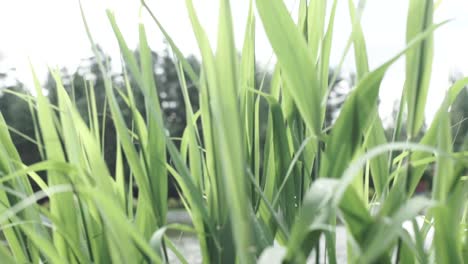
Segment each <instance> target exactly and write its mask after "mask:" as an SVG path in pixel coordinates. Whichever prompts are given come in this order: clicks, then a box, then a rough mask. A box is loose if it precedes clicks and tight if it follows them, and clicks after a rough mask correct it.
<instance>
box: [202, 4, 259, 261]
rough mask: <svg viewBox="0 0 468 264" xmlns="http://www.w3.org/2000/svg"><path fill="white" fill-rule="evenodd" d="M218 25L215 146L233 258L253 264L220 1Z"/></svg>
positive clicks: (233, 66) (229, 39)
mask: <svg viewBox="0 0 468 264" xmlns="http://www.w3.org/2000/svg"><path fill="white" fill-rule="evenodd" d="M218 25H219V27H218V45H217V50H216V67H217V75H218V78H219V79H218V80H219V82H218V83H219V84H221V83H222V84H223V89H222V90H221V89H220V87H213V86H209V87H208V88H209V89H212V91H213V95H214V96H213V99H214V103H215V107H214V108H213V112H214V121H215V122H216V123H217V124H218V125H217V126H216V129H215V131H216V132H217V141H216V143H218V145H217V147H218V150H219V153H220V154H221V155H222V157H223V158H222V159H221V160H220V164H221V165H222V171H223V180H224V191H225V194H226V199H227V202H228V205H229V209H230V219H231V222H232V233H233V234H234V242H235V247H236V257H237V258H238V261H240V262H242V263H254V262H255V254H256V250H257V249H256V245H255V242H254V239H253V236H252V234H253V229H252V219H251V210H252V208H251V207H250V206H248V205H249V204H250V193H249V191H250V189H248V188H247V187H248V185H247V184H248V182H247V178H246V177H245V173H246V169H245V159H244V153H245V152H244V151H245V150H244V140H243V137H242V130H241V122H240V115H239V106H238V101H237V98H236V95H237V94H238V92H239V87H238V85H239V84H238V77H237V74H238V73H237V68H238V63H237V54H236V48H235V45H234V32H233V26H232V14H231V7H230V2H229V0H222V1H220V9H219V22H218ZM216 103H217V105H216ZM239 173H240V175H239Z"/></svg>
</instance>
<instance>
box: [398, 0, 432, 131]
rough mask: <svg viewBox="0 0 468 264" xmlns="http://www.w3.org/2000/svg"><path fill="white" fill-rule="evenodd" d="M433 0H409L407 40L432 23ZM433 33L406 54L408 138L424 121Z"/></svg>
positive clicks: (429, 78) (430, 68) (430, 69)
mask: <svg viewBox="0 0 468 264" xmlns="http://www.w3.org/2000/svg"><path fill="white" fill-rule="evenodd" d="M433 9H434V2H433V1H427V0H410V1H409V9H408V21H407V26H406V40H407V43H409V42H410V41H411V40H412V39H413V38H414V37H415V36H417V35H418V34H419V33H420V32H423V31H425V30H427V29H428V28H430V27H431V26H432V24H433V22H432V19H433V13H434V10H433ZM433 46H434V40H433V35H432V34H430V35H429V36H428V37H427V38H425V39H424V40H423V41H422V42H420V43H419V44H418V45H416V46H415V47H414V48H412V49H410V50H408V52H407V54H406V82H405V85H406V86H405V91H406V100H407V107H408V121H407V127H408V138H409V139H410V140H411V139H413V138H414V137H416V135H417V134H418V132H419V130H420V129H421V127H422V125H423V123H424V114H425V111H424V109H425V106H426V99H427V93H428V90H429V82H430V80H431V71H432V59H433V49H434V47H433Z"/></svg>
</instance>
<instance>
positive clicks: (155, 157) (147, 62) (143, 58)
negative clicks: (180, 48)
mask: <svg viewBox="0 0 468 264" xmlns="http://www.w3.org/2000/svg"><path fill="white" fill-rule="evenodd" d="M139 33H140V62H141V77H142V79H143V83H144V85H145V86H144V87H146V88H145V89H147V90H148V91H147V94H148V95H149V96H145V103H146V109H147V110H146V113H147V123H148V136H149V139H148V146H147V147H148V149H147V150H146V153H147V166H148V168H147V170H148V178H149V183H150V184H151V188H150V191H151V194H152V196H153V197H152V200H153V201H152V206H153V207H155V209H154V211H155V212H156V213H157V215H156V216H157V219H155V220H156V226H158V227H160V226H163V225H164V224H165V222H166V214H167V194H168V177H167V171H166V144H165V140H166V139H165V137H164V136H165V132H166V131H165V128H164V127H163V121H162V114H161V109H160V108H159V107H157V106H159V98H158V93H157V88H156V82H155V80H154V77H153V76H154V74H153V61H152V59H151V56H152V54H151V50H150V49H149V46H148V41H147V37H146V32H145V28H144V25H143V24H140V26H139ZM155 104H156V105H157V106H154V105H155ZM151 105H152V106H153V107H154V109H155V110H156V111H152V110H151V109H150V106H151Z"/></svg>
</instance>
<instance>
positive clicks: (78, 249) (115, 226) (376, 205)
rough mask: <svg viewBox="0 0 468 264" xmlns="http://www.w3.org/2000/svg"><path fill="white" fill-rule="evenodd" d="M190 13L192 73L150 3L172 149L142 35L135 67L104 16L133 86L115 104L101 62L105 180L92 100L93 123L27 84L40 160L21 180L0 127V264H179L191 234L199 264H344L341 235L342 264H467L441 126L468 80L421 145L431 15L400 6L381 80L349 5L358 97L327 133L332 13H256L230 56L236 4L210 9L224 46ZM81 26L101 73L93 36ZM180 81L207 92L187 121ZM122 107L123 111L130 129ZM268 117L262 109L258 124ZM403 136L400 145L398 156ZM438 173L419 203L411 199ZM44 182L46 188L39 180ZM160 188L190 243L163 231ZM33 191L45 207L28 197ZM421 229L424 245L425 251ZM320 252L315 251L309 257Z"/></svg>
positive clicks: (461, 173)
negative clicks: (198, 65)
mask: <svg viewBox="0 0 468 264" xmlns="http://www.w3.org/2000/svg"><path fill="white" fill-rule="evenodd" d="M185 2H186V7H187V11H188V14H189V16H190V20H191V23H192V32H193V34H194V35H195V37H196V39H197V42H198V46H199V50H200V54H201V58H202V69H201V73H200V74H196V73H195V71H194V70H193V69H192V68H191V66H190V64H189V63H188V62H187V61H186V60H185V59H184V58H185V57H184V55H183V54H182V53H181V52H180V50H179V48H178V46H177V45H178V43H174V42H173V41H172V39H171V37H170V35H168V34H167V33H166V31H165V30H164V27H163V25H161V24H160V23H159V20H158V18H157V17H155V16H153V13H152V12H151V10H150V9H149V8H148V6H147V5H146V3H145V2H144V1H142V7H143V11H144V12H147V13H148V14H149V15H150V16H152V18H153V20H154V22H155V23H156V24H157V26H158V27H159V29H160V31H161V32H162V33H163V34H164V36H165V38H166V40H167V42H168V43H169V45H170V48H171V51H172V52H173V54H174V61H175V63H176V65H177V69H178V74H179V79H180V84H181V87H182V89H183V93H184V95H185V96H186V100H185V105H186V117H187V126H186V128H185V132H184V135H183V137H182V140H181V144H180V148H178V147H176V145H175V144H174V142H173V139H172V138H171V137H170V135H168V134H167V133H166V130H165V128H164V124H163V117H162V111H161V107H160V104H159V101H158V87H156V84H155V80H154V78H153V72H152V70H153V68H152V65H153V62H152V57H151V50H150V48H149V47H148V44H147V38H148V35H147V32H146V30H145V25H143V24H141V25H139V28H138V30H139V45H140V46H139V54H138V56H135V53H133V52H131V50H130V49H129V47H128V45H127V43H126V40H125V36H123V35H122V34H121V32H120V30H119V27H118V23H117V18H116V17H114V15H113V13H112V12H111V11H109V12H108V13H107V15H108V18H109V22H110V27H109V30H113V32H114V33H115V37H116V41H117V42H118V43H119V46H120V49H121V53H122V57H123V58H124V60H125V65H126V72H125V74H126V77H128V78H130V77H131V78H134V79H135V80H136V86H133V87H132V86H131V85H130V82H127V85H126V87H125V89H117V88H116V87H113V86H112V81H111V76H110V74H108V73H107V72H106V70H105V66H106V65H105V64H106V61H105V60H104V59H103V58H102V59H101V60H99V61H100V69H101V71H102V72H103V74H104V76H105V77H106V80H105V83H106V86H105V91H106V95H107V105H106V107H107V109H108V112H109V113H110V115H111V117H112V120H113V125H114V126H115V128H116V131H117V135H118V141H117V142H115V143H113V142H111V143H109V142H108V143H107V144H116V145H117V153H116V157H115V159H116V164H117V166H116V168H115V170H114V169H113V170H112V171H115V173H113V175H111V173H110V171H111V170H110V168H108V167H107V165H106V163H105V161H104V159H103V144H105V143H103V141H102V133H103V130H104V128H103V126H102V124H101V123H100V122H99V117H98V114H97V110H96V104H95V101H94V99H93V90H92V89H89V93H90V97H89V98H90V99H89V101H88V105H89V113H88V117H87V120H89V122H85V121H84V120H85V119H84V117H83V116H81V115H80V114H79V112H78V111H77V108H76V106H75V105H74V103H73V100H71V99H70V95H69V94H67V92H66V91H65V89H64V86H63V85H62V80H61V76H60V73H59V71H56V70H53V69H52V70H51V72H52V75H53V76H54V78H55V81H56V84H57V97H58V104H57V106H53V105H51V104H50V102H49V101H48V98H47V97H46V96H45V95H44V94H43V90H42V87H41V84H40V83H39V81H38V80H37V77H36V76H35V73H34V70H32V74H33V75H34V77H35V80H36V87H35V88H36V94H37V96H35V97H28V96H23V97H24V99H25V100H28V101H29V102H30V106H31V109H32V111H33V113H34V116H35V119H34V120H35V123H34V124H33V125H34V126H35V129H36V135H37V137H36V142H37V146H38V148H39V149H40V151H41V153H42V155H43V161H41V162H39V163H37V164H33V165H30V166H26V165H24V164H23V163H22V161H21V159H20V157H19V155H18V152H17V150H16V149H15V146H14V145H13V143H12V141H11V137H10V134H9V130H8V124H5V122H4V121H3V118H2V117H1V114H0V186H1V188H0V201H1V203H0V226H1V231H2V232H3V234H4V239H3V240H4V241H3V243H2V244H0V259H1V263H7V264H8V263H53V264H61V263H103V264H104V263H122V264H128V263H165V262H167V259H168V257H167V256H168V251H171V252H173V253H174V254H175V255H176V256H177V258H178V259H179V260H180V262H181V263H187V261H186V260H185V258H184V256H183V255H182V254H180V252H179V250H178V249H177V247H176V246H175V244H174V243H173V241H171V238H170V237H169V236H166V232H168V231H170V230H172V231H174V230H176V231H183V232H189V233H193V234H194V235H195V236H196V237H197V241H198V242H199V247H200V250H201V256H202V259H203V263H242V264H249V263H257V262H260V263H268V264H272V263H305V261H306V259H307V258H308V257H309V255H312V256H315V261H316V262H317V263H318V262H319V260H320V261H323V260H325V261H326V262H327V263H337V252H336V243H335V242H336V241H335V240H336V232H335V230H336V225H337V222H340V223H343V224H344V226H345V228H346V233H347V241H346V244H347V254H346V255H347V258H348V262H349V263H423V264H425V263H442V264H445V263H466V262H468V232H467V223H468V220H467V216H468V212H467V208H468V202H467V201H468V197H467V196H468V186H467V176H466V175H467V164H468V152H467V151H468V150H467V149H464V150H463V149H462V150H461V151H458V152H455V151H454V148H453V145H452V132H451V127H452V125H453V124H451V121H450V118H449V110H450V106H451V104H452V103H453V102H454V100H455V99H456V97H457V94H458V93H459V92H460V91H461V90H462V89H464V87H465V86H466V85H467V84H468V78H464V79H461V80H459V81H457V82H456V83H455V84H454V85H453V86H452V87H447V88H449V89H448V90H447V93H446V97H445V100H444V102H443V103H442V105H441V106H440V108H439V110H438V112H437V114H436V116H435V118H434V120H433V121H432V123H431V124H428V127H427V129H426V130H425V131H424V136H423V137H422V139H418V138H417V137H416V136H417V135H418V134H419V133H420V132H421V131H422V127H423V124H424V111H425V107H426V98H427V94H428V89H429V83H430V82H431V72H432V58H433V45H434V43H433V34H434V31H435V30H439V29H438V28H439V27H440V28H441V29H440V30H443V24H445V23H446V22H442V23H439V24H435V23H434V22H433V13H434V9H435V7H434V4H433V2H432V0H409V1H408V6H409V9H408V22H407V29H406V39H407V46H406V47H405V48H404V49H403V50H401V52H399V53H398V54H395V56H394V57H392V58H391V59H390V60H389V61H388V62H386V63H384V64H382V65H381V66H379V67H377V68H375V69H370V68H369V63H368V56H367V52H366V40H365V37H364V35H363V31H362V28H361V24H360V18H361V14H362V12H363V5H356V3H354V2H353V1H352V0H349V12H350V17H351V21H350V23H351V25H352V34H351V35H350V36H349V40H348V46H347V47H348V48H347V49H346V50H345V51H344V53H343V58H344V56H347V54H348V52H349V50H350V49H351V48H354V57H355V58H354V59H355V61H356V70H357V84H356V86H355V87H353V89H352V91H351V92H350V94H349V95H348V96H347V98H346V101H345V102H344V105H343V107H342V109H341V111H340V114H339V116H338V118H337V119H336V121H335V122H334V123H333V124H332V125H331V126H330V127H325V125H324V119H325V115H326V103H327V98H328V94H329V92H330V88H331V83H333V80H332V82H329V78H328V76H329V69H330V65H329V64H330V63H329V61H330V54H331V52H332V43H333V38H332V36H333V32H334V18H335V10H336V6H337V5H338V1H337V0H334V1H326V0H312V1H310V2H309V1H306V0H301V1H300V4H299V14H298V21H296V22H295V21H294V20H293V19H292V17H291V15H290V14H289V11H288V10H287V9H286V6H285V5H284V3H283V1H281V0H256V1H250V11H249V15H248V21H247V24H246V28H245V41H244V44H243V47H242V51H241V52H240V55H239V52H238V51H237V50H236V48H235V45H234V34H233V25H232V24H233V21H232V16H231V4H232V5H235V4H236V2H235V1H231V3H230V1H229V0H220V1H219V5H220V9H219V23H218V40H217V43H216V47H212V46H211V45H210V43H209V41H208V38H207V35H206V33H205V31H204V29H203V27H202V26H201V24H200V22H199V19H198V17H197V13H196V12H195V9H194V6H193V3H192V1H191V0H186V1H185ZM308 2H309V3H308ZM341 2H343V1H341ZM341 2H340V4H341ZM343 3H344V2H343ZM327 4H328V5H330V4H331V6H328V7H327ZM327 8H329V9H330V10H331V14H330V15H329V16H328V15H326V10H327ZM255 10H256V11H257V12H258V15H259V16H258V17H256V16H255ZM81 11H82V17H83V22H84V23H83V24H84V26H85V27H86V30H87V32H88V37H89V40H90V43H91V44H92V46H93V48H94V51H95V54H96V56H97V57H99V56H100V53H99V52H98V48H97V45H96V43H95V42H94V40H93V37H92V36H91V34H90V30H89V28H88V26H90V27H92V25H88V24H87V22H86V16H85V14H84V12H83V10H81ZM256 23H261V24H262V25H263V28H264V29H265V32H266V34H267V37H268V39H269V42H270V44H271V46H272V48H273V50H274V53H275V55H276V58H277V64H276V65H275V67H274V73H273V79H272V82H271V86H270V87H264V86H263V84H260V85H256V82H255V35H256V32H255V24H256ZM333 52H341V51H333ZM399 59H401V60H405V61H406V79H405V86H404V94H403V96H402V103H401V105H400V109H399V115H398V118H397V120H396V121H395V122H396V124H397V126H396V129H395V132H394V137H393V138H394V139H393V140H392V139H387V138H386V137H385V134H384V128H383V125H382V120H381V118H380V117H379V115H378V111H377V109H378V99H379V98H378V95H379V88H380V83H381V81H382V79H383V77H384V75H385V73H386V71H387V70H388V69H389V68H390V67H391V66H392V64H393V63H394V62H395V61H397V60H399ZM335 78H336V76H335ZM188 79H190V80H191V81H193V82H194V83H195V84H196V87H197V89H198V91H199V93H200V109H199V110H198V111H196V112H194V111H193V109H192V107H191V103H190V100H189V98H188V92H187V89H188V88H187V85H186V82H187V80H188ZM137 90H138V91H140V92H141V93H143V94H144V96H145V110H146V111H145V112H146V114H145V115H143V114H142V113H140V112H139V111H138V110H137V107H136V105H135V100H134V91H137ZM118 99H123V100H125V102H126V103H127V104H128V106H129V108H130V109H131V110H132V116H133V121H132V124H131V125H129V124H128V123H127V122H125V120H124V119H123V117H122V112H121V109H120V108H119V105H118V102H117V100H118ZM261 102H262V103H267V105H268V107H267V110H266V111H261V108H260V103H261ZM403 114H405V115H406V116H407V118H405V119H404V118H401V117H402V116H403ZM261 117H266V118H267V119H268V123H267V127H266V131H263V130H261V129H260V119H261ZM403 120H404V121H403ZM402 127H406V134H405V135H401V131H402ZM263 133H264V134H263ZM402 136H403V137H405V138H406V140H405V141H403V142H397V141H395V139H396V138H401V137H402ZM262 138H264V139H265V140H264V141H262V140H261V139H262ZM394 153H398V155H396V156H395V155H394ZM124 163H126V165H128V167H129V168H130V171H131V173H130V175H126V173H125V171H124V169H123V168H124ZM431 165H435V169H434V172H433V174H434V175H433V188H432V190H431V193H430V195H429V197H423V196H414V195H413V194H414V192H415V189H416V187H417V185H418V182H419V181H420V180H421V177H422V175H423V173H424V172H425V171H426V170H427V169H428V168H429V166H431ZM40 171H46V172H47V179H46V180H43V179H41V177H39V175H38V172H40ZM170 175H172V177H174V178H175V181H176V182H177V184H178V188H179V191H180V196H181V199H182V202H183V204H184V206H185V208H186V210H187V212H188V213H189V214H190V217H191V219H192V223H193V226H188V225H183V224H171V223H169V224H168V223H167V222H166V217H167V212H168V198H167V193H168V189H167V188H168V187H167V186H168V177H169V176H170ZM31 181H32V182H34V183H35V184H36V185H37V186H39V187H40V191H38V192H33V189H32V187H31ZM133 184H135V185H136V186H138V197H137V198H136V200H134V193H133V188H131V187H132V185H133ZM45 197H48V198H49V206H48V207H44V206H39V205H38V204H37V203H36V202H37V201H38V200H41V199H43V198H45ZM419 214H423V215H425V218H424V223H423V224H422V225H421V226H418V225H417V223H416V220H415V217H416V216H418V215H419ZM45 219H47V220H45ZM405 221H410V223H413V224H412V227H413V232H412V234H413V235H410V233H409V232H408V231H407V230H406V229H404V228H402V224H403V222H405ZM430 228H433V230H434V238H433V239H432V240H431V241H429V243H430V246H429V247H425V244H426V243H427V241H425V240H426V239H425V238H426V235H427V232H428V230H429V229H430ZM321 238H323V239H325V243H319V241H320V239H321ZM273 244H275V245H276V246H275V247H273ZM171 254H172V253H171Z"/></svg>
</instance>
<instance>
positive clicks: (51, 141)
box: [30, 65, 79, 258]
mask: <svg viewBox="0 0 468 264" xmlns="http://www.w3.org/2000/svg"><path fill="white" fill-rule="evenodd" d="M30 67H31V72H32V75H33V79H34V86H35V89H36V94H37V111H38V121H39V128H40V130H41V132H42V136H43V140H44V147H45V153H46V155H47V159H49V160H56V161H65V157H64V152H63V149H62V145H61V143H60V142H61V141H60V138H59V136H58V133H57V129H56V126H55V124H54V114H53V112H52V109H51V107H50V104H49V101H48V99H47V97H45V96H44V94H43V91H42V87H41V85H40V83H39V80H38V78H37V75H36V73H35V71H34V68H33V66H32V65H30ZM47 177H48V178H47V179H48V185H49V187H52V186H54V185H60V184H67V183H70V182H69V181H70V179H68V177H67V176H66V174H63V173H57V172H55V171H49V172H48V173H47ZM74 207H75V202H74V199H73V194H72V193H61V194H59V195H57V196H54V197H51V198H50V210H51V213H52V215H53V216H54V217H55V218H57V219H59V221H62V222H64V223H67V224H68V226H67V229H66V230H64V233H66V234H67V236H70V237H71V239H72V240H73V241H79V230H78V226H79V225H78V222H77V216H76V212H75V210H74ZM53 239H54V245H55V246H56V248H57V250H58V252H59V254H60V255H61V256H62V257H64V258H68V257H70V256H69V248H68V247H67V245H66V242H65V240H64V238H63V237H62V235H61V234H59V233H57V232H54V233H53Z"/></svg>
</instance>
